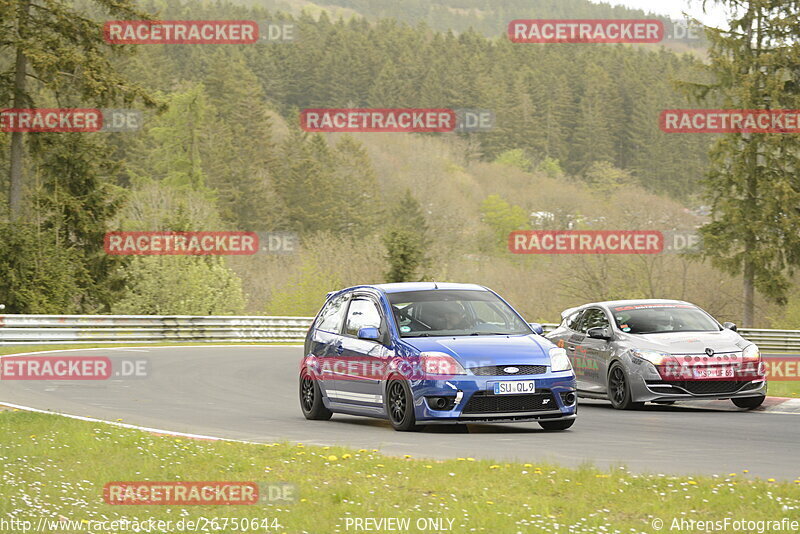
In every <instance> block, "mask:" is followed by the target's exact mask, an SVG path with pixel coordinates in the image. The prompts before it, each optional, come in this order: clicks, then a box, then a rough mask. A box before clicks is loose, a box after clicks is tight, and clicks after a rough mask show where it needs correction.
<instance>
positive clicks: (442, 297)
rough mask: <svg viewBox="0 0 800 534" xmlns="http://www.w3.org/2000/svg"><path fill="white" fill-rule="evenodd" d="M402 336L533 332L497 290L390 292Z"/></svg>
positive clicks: (393, 310) (390, 300)
mask: <svg viewBox="0 0 800 534" xmlns="http://www.w3.org/2000/svg"><path fill="white" fill-rule="evenodd" d="M389 302H390V303H391V305H392V312H394V318H395V321H397V327H398V329H399V330H400V336H401V337H426V336H470V335H472V336H477V335H492V334H497V335H500V334H503V335H505V334H530V333H531V329H530V327H529V326H528V325H527V324H526V323H525V322H524V321H523V320H522V319H520V318H519V316H518V315H517V314H516V313H514V311H513V310H512V309H511V308H510V307H509V306H508V305H507V304H506V303H505V302H503V301H502V300H500V299H499V298H497V296H495V295H494V293H491V292H489V291H473V290H445V289H437V290H433V291H404V292H401V293H390V294H389Z"/></svg>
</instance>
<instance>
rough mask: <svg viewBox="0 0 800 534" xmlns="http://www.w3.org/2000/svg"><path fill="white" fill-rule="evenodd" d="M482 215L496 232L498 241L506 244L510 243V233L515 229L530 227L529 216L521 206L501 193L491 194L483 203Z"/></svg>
mask: <svg viewBox="0 0 800 534" xmlns="http://www.w3.org/2000/svg"><path fill="white" fill-rule="evenodd" d="M481 215H482V216H483V222H485V223H486V224H487V225H489V227H490V228H491V229H492V231H493V232H494V235H495V238H496V240H497V243H498V244H499V245H501V246H505V244H506V243H508V234H510V233H511V232H513V231H514V230H527V229H529V228H530V225H529V224H528V217H527V215H526V214H525V210H523V209H522V208H521V207H519V206H514V205H511V204H509V203H508V201H506V200H505V199H504V198H502V197H501V196H500V195H489V196H488V197H487V198H486V199H485V200H484V201H483V203H482V204H481Z"/></svg>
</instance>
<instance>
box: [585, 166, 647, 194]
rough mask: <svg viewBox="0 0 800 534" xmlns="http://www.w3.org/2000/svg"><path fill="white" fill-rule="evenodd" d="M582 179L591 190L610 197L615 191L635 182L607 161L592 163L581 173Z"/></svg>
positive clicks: (628, 174) (625, 172)
mask: <svg viewBox="0 0 800 534" xmlns="http://www.w3.org/2000/svg"><path fill="white" fill-rule="evenodd" d="M583 179H584V180H585V181H586V182H587V183H588V184H589V186H590V187H591V188H592V189H593V190H595V191H597V192H598V193H602V194H603V195H612V194H613V193H614V192H615V191H616V190H618V189H620V188H622V187H626V186H632V185H633V184H634V182H635V180H634V179H633V177H632V176H631V174H630V173H629V172H627V171H624V170H622V169H618V168H616V167H614V166H613V165H612V164H611V163H609V162H607V161H597V162H595V163H592V164H591V165H590V166H589V168H588V169H586V172H584V173H583Z"/></svg>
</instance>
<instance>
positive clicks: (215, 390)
mask: <svg viewBox="0 0 800 534" xmlns="http://www.w3.org/2000/svg"><path fill="white" fill-rule="evenodd" d="M53 354H57V353H49V354H48V355H53ZM62 354H65V355H70V356H108V357H110V358H111V359H112V361H113V360H115V359H119V358H125V359H132V358H143V359H146V360H147V361H148V369H149V372H148V376H147V377H145V378H136V379H113V378H112V379H110V380H105V381H7V380H4V381H0V402H7V403H13V404H17V405H22V406H28V407H32V408H38V409H43V410H52V411H55V412H61V413H66V414H72V415H80V416H88V417H94V418H99V419H105V420H109V421H116V420H117V419H122V420H123V421H124V422H125V423H130V424H135V425H142V426H146V427H151V428H158V429H163V430H170V431H176V432H186V433H193V434H203V435H209V436H217V437H224V438H233V439H244V440H251V441H258V442H273V441H279V440H289V441H299V442H303V443H309V444H325V445H347V446H351V447H356V448H369V449H372V448H377V449H380V450H381V451H382V452H384V453H386V454H391V455H402V454H411V455H413V456H414V457H428V458H455V457H476V458H492V459H497V460H521V461H528V462H541V461H553V462H556V463H559V464H562V465H571V466H578V465H580V464H582V463H586V462H592V463H594V464H596V465H598V466H600V467H609V466H611V467H615V466H620V465H625V466H627V467H628V468H629V469H631V470H633V471H637V472H652V473H670V474H676V473H705V474H719V475H727V474H728V473H731V472H740V473H741V471H742V470H743V469H749V471H750V475H749V476H760V477H763V478H768V477H774V478H776V479H791V480H793V479H795V478H798V477H800V452H799V451H800V449H799V448H798V443H800V416H798V415H792V414H771V413H751V412H743V411H738V410H736V409H735V408H734V407H733V404H731V403H730V402H729V401H720V406H722V407H724V408H726V409H727V408H728V407H730V410H728V411H726V410H716V409H710V408H690V407H684V406H680V407H678V406H657V405H647V406H646V407H645V409H643V410H641V411H630V412H621V411H616V410H613V409H612V408H611V405H610V404H609V403H607V402H602V401H586V400H582V401H581V404H580V406H579V413H578V420H577V422H576V423H575V425H574V426H573V427H572V429H570V430H569V431H566V432H560V433H559V432H553V433H546V432H543V431H542V430H541V429H540V427H539V425H537V424H535V423H525V424H477V425H469V426H429V427H427V430H426V431H424V432H418V433H400V432H395V431H393V430H392V429H391V427H390V426H389V424H388V423H387V422H384V421H380V420H375V419H368V418H359V417H351V416H345V415H334V417H333V419H331V420H330V421H306V420H305V419H304V418H303V415H302V414H301V412H300V407H299V404H298V400H297V397H298V395H297V371H298V362H299V360H300V356H301V354H302V348H301V347H300V346H246V347H245V346H241V347H198V346H190V347H144V348H141V347H137V348H109V349H105V348H104V349H86V350H79V351H70V352H66V353H62Z"/></svg>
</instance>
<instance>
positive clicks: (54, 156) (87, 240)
mask: <svg viewBox="0 0 800 534" xmlns="http://www.w3.org/2000/svg"><path fill="white" fill-rule="evenodd" d="M32 146H33V149H34V151H35V153H36V154H37V159H36V163H37V167H36V169H37V174H38V177H39V179H40V180H41V186H40V188H39V189H37V191H36V192H35V195H34V197H33V200H32V205H31V206H30V208H31V209H32V210H34V212H35V214H36V219H37V221H38V224H39V225H40V228H41V230H42V232H46V233H51V234H52V239H53V240H54V243H55V244H56V245H57V246H58V247H61V248H63V249H64V251H65V253H69V254H71V255H72V257H73V258H74V261H75V262H77V265H78V267H75V268H74V269H73V270H72V272H73V273H74V276H75V277H76V278H75V280H74V281H73V283H74V284H75V285H76V286H77V287H78V288H80V290H79V291H78V292H76V294H75V295H74V297H73V298H74V299H75V301H76V303H77V306H78V309H79V310H80V312H82V313H95V312H99V311H107V310H108V309H109V307H110V305H111V303H112V302H113V301H114V300H115V299H116V298H118V297H119V294H120V291H121V290H122V280H123V275H124V273H123V270H124V267H125V262H126V260H125V259H124V258H122V257H119V256H109V255H107V254H106V253H105V251H104V250H103V247H102V243H103V237H104V235H105V233H106V232H107V231H108V229H109V225H110V223H111V221H112V220H113V219H114V217H115V216H116V215H117V212H118V211H119V209H120V207H121V206H122V204H123V202H124V200H125V196H126V191H125V190H123V189H122V188H120V187H118V186H115V185H113V184H111V183H109V181H108V179H107V176H108V175H109V174H112V173H113V172H114V168H115V165H113V164H112V163H111V162H109V160H108V158H107V157H106V156H105V154H104V152H105V150H106V147H105V145H104V143H102V141H101V140H100V139H98V138H92V137H88V136H86V135H85V134H80V133H62V134H39V135H38V136H37V137H36V138H35V139H34V142H33V143H32ZM67 270H68V271H69V270H70V269H69V268H67Z"/></svg>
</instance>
